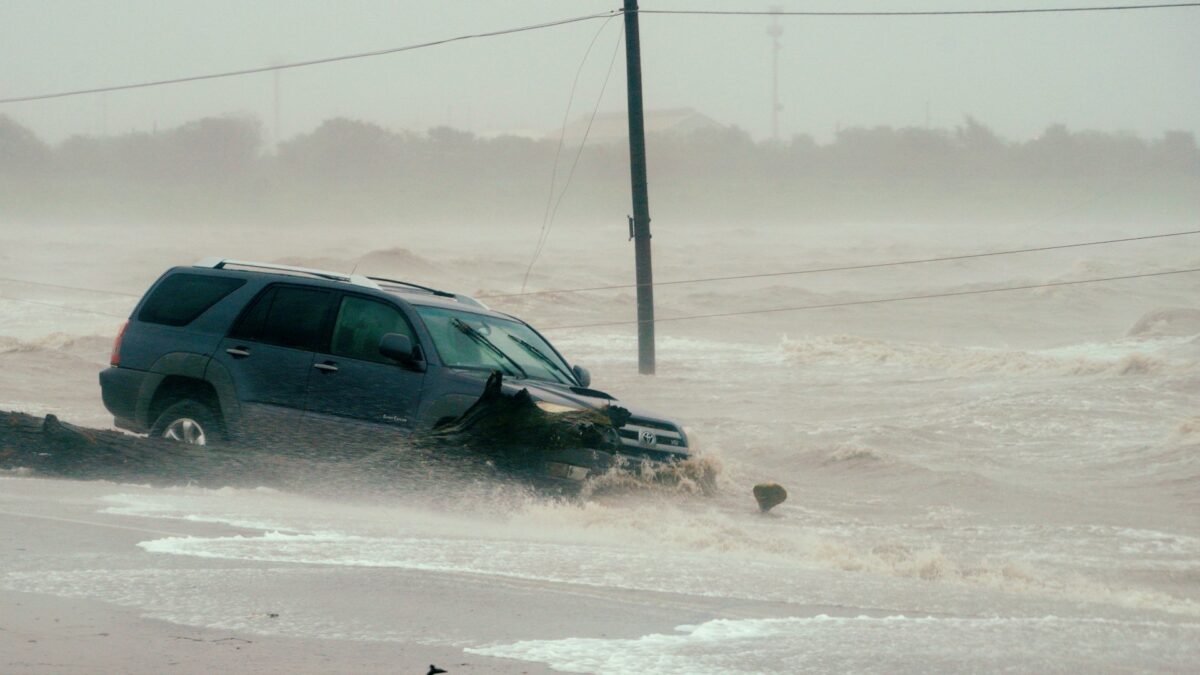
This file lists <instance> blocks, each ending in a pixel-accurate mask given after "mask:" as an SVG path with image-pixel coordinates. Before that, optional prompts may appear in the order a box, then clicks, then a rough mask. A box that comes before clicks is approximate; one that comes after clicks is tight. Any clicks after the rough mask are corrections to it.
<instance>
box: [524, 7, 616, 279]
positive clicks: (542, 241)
mask: <svg viewBox="0 0 1200 675" xmlns="http://www.w3.org/2000/svg"><path fill="white" fill-rule="evenodd" d="M624 35H625V29H624V27H622V28H621V33H620V34H619V35H618V36H617V43H616V44H615V45H613V53H612V58H611V59H609V61H608V72H607V73H606V74H605V75H604V82H603V83H602V84H601V85H600V93H599V94H597V95H596V103H595V105H594V106H592V115H591V117H589V118H588V123H587V127H585V128H584V130H583V138H582V139H580V141H579V148H578V149H577V150H576V151H575V159H574V160H573V161H572V162H571V170H570V171H568V172H567V179H566V181H564V182H563V189H562V191H561V192H559V193H558V199H556V200H555V201H554V208H553V209H552V210H551V211H550V213H549V218H548V219H547V220H546V221H545V223H544V225H543V231H542V233H541V235H540V237H539V238H538V244H537V248H536V249H535V250H534V252H533V259H532V260H530V261H529V267H528V268H526V269H525V278H524V279H522V280H521V290H522V291H524V290H525V285H526V284H527V283H528V282H529V274H530V272H532V271H533V266H534V264H536V263H537V261H538V258H540V257H541V255H542V250H543V249H544V248H545V246H546V242H548V241H549V240H550V231H551V230H552V229H554V219H555V217H556V216H557V215H558V207H559V206H562V200H563V197H565V196H567V189H568V188H569V187H571V179H572V178H574V177H575V169H577V168H578V167H579V159H580V158H581V157H583V149H584V148H585V147H587V140H588V136H589V135H591V133H592V124H594V123H595V122H596V114H597V113H599V112H600V103H601V102H602V101H603V100H604V92H605V91H606V90H607V89H608V80H609V78H611V77H612V71H613V65H614V64H616V62H617V54H618V53H619V52H620V49H621V41H622V38H623V37H624ZM563 131H564V132H565V131H566V127H565V126H564V127H563ZM555 161H557V156H556V158H555ZM552 189H553V188H552ZM550 194H551V196H553V194H554V193H553V192H551V193H550ZM547 206H549V203H547Z"/></svg>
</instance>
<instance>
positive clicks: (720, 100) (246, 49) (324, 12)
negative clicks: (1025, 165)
mask: <svg viewBox="0 0 1200 675" xmlns="http://www.w3.org/2000/svg"><path fill="white" fill-rule="evenodd" d="M1051 2H1053V4H1056V5H1084V4H1104V3H1105V2H1108V0H1089V1H1085V2H1079V1H1078V0H1043V2H1037V1H1035V0H1026V1H1024V2H1013V1H1011V0H973V1H971V2H967V1H965V0H959V1H958V2H952V1H951V0H941V1H940V2H928V1H926V2H917V1H912V2H899V1H896V2H886V3H884V2H816V1H809V2H802V1H799V0H791V1H790V2H789V1H787V0H768V1H766V2H739V3H735V2H728V1H727V2H713V1H710V0H643V2H642V7H643V8H644V9H681V8H692V9H731V8H742V9H755V10H757V9H767V8H768V7H769V6H770V5H779V6H782V7H784V8H787V9H878V8H881V7H886V8H887V9H936V8H946V7H954V8H967V7H1022V6H1024V7H1031V6H1045V5H1046V4H1050V3H1051ZM619 4H620V3H619V2H618V0H602V1H594V0H577V1H573V2H564V1H562V0H559V1H553V2H552V1H546V0H522V1H520V2H503V3H502V2H494V1H490V0H489V1H486V2H485V1H482V0H476V1H474V2H466V1H460V0H443V1H442V2H428V0H425V1H423V2H415V1H408V0H357V1H344V2H315V1H304V2H295V1H294V2H286V1H282V0H256V1H255V2H244V1H241V0H206V1H205V2H194V1H188V2H183V1H177V0H125V1H122V2H99V1H96V2H93V1H86V0H77V1H66V0H7V1H5V2H2V3H0V97H6V96H19V95H27V94H36V93H45V92H53V91H59V90H65V89H74V88H86V87H94V86H103V85H109V84H119V83H125V82H135V81H141V80H151V79H161V78H169V77H177V76H181V75H191V74H199V73H205V72H213V71H221V70H230V69H238V68H245V67H253V66H260V65H267V64H271V63H279V62H286V61H291V60H302V59H308V58H316V57H322V56H331V55H337V54H341V53H349V52H358V51H367V50H373V49H381V48H387V47H393V46H399V45H404V44H409V43H414V42H422V41H427V40H433V39H438V38H444V37H449V36H453V35H458V34H462V33H470V32H479V31H487V30H494V29H497V28H504V27H512V26H519V25H524V24H529V23H537V22H541V21H546V20H550V19H556V18H564V17H568V16H573V15H578V14H585V13H589V12H593V11H604V10H608V9H611V8H614V7H616V6H618V5H619ZM1111 4H1121V3H1117V2H1115V0H1112V2H1111ZM769 23H770V20H769V19H768V18H766V17H699V16H651V15H646V16H643V17H642V40H643V61H644V67H645V90H646V105H647V107H648V108H670V107H683V106H688V107H693V108H696V109H697V110H700V111H701V112H704V113H705V114H708V115H709V116H711V117H713V118H715V119H716V120H718V121H719V122H723V123H728V124H736V125H738V126H740V127H742V128H745V129H747V130H749V131H750V132H751V133H752V134H753V135H755V136H756V137H759V138H763V137H766V136H767V135H769V133H770V120H771V98H770V91H771V42H770V38H769V37H768V36H767V33H766V29H767V26H768V24H769ZM781 23H782V26H783V31H784V32H783V37H782V44H783V50H782V51H781V53H780V96H781V99H782V103H783V105H784V110H783V113H782V115H781V124H780V125H781V129H782V132H783V135H785V136H790V135H792V134H796V133H806V134H812V135H814V136H816V137H818V138H819V139H827V138H828V137H829V136H830V135H831V134H832V133H833V131H834V129H836V128H837V127H838V126H839V125H840V126H843V127H844V126H852V125H879V124H889V125H900V126H903V125H922V124H924V123H925V121H926V114H927V110H928V115H929V120H930V122H931V123H932V124H933V125H934V126H952V125H954V124H957V123H959V122H960V121H961V120H962V118H963V116H964V115H972V116H974V117H976V118H977V119H979V120H981V121H983V122H984V123H986V124H989V125H991V126H992V127H994V128H995V129H996V130H997V131H999V132H1000V133H1002V134H1004V135H1007V136H1010V137H1015V138H1028V137H1032V136H1036V135H1037V134H1038V133H1039V132H1040V131H1041V130H1042V129H1044V128H1045V127H1046V126H1047V125H1048V124H1050V123H1054V122H1062V123H1065V124H1067V125H1068V126H1069V127H1071V128H1073V129H1080V128H1086V129H1098V130H1105V131H1115V130H1127V131H1132V132H1135V133H1138V134H1141V135H1145V136H1157V135H1158V134H1160V133H1162V132H1163V131H1165V130H1171V129H1184V130H1188V131H1192V132H1200V9H1162V10H1146V11H1139V12H1106V13H1094V14H1092V13H1087V14H1084V13H1072V14H1058V15H1045V14H1037V15H1018V16H991V17H979V16H976V17H913V18H857V19H848V18H800V17H796V18H783V19H782V20H781ZM602 25H604V22H603V21H602V20H601V21H591V22H584V23H578V24H572V25H568V26H562V27H557V28H551V29H547V30H541V31H535V32H529V33H523V34H518V35H509V36H503V37H497V38H490V39H485V40H477V41H471V42H463V43H457V44H452V45H447V46H442V47H436V48H432V49H425V50H420V51H415V52H408V53H402V54H394V55H389V56H382V57H378V58H372V59H364V60H359V61H353V62H348V63H340V64H334V65H324V66H316V67H312V68H306V69H301V70H289V71H285V72H283V73H282V74H281V75H280V76H279V82H280V92H281V94H280V131H281V133H282V135H283V136H284V137H287V136H290V135H293V134H295V133H298V132H302V131H307V130H310V129H312V128H313V127H314V126H315V125H316V124H318V123H319V122H320V121H321V120H323V119H326V118H329V117H333V116H338V115H342V116H350V117H355V118H361V119H366V120H370V121H374V122H378V123H381V124H383V125H385V126H390V127H400V128H410V129H425V128H428V127H430V126H435V125H439V124H450V125H452V126H457V127H461V128H467V129H471V130H475V131H481V132H488V131H505V130H521V131H531V130H532V131H536V132H543V131H548V130H550V129H553V128H556V127H557V126H558V124H559V123H560V121H561V118H562V115H563V110H564V107H565V105H566V103H567V96H568V93H569V91H570V86H571V81H572V79H573V78H574V74H575V70H576V68H578V66H579V63H580V59H581V58H582V57H583V54H584V51H585V49H586V47H587V44H588V43H589V41H591V40H592V37H593V36H594V35H595V34H596V32H597V30H600V29H601V27H602ZM620 31H621V21H620V19H619V18H618V19H614V20H612V21H609V22H608V23H607V25H604V27H603V31H602V33H601V34H600V36H599V38H598V40H597V42H596V47H595V49H594V51H593V53H592V54H591V58H590V60H589V62H588V64H587V66H586V67H585V68H584V71H583V74H582V77H581V79H580V83H579V88H578V92H577V98H576V101H575V104H574V107H573V109H572V113H571V116H572V118H576V117H578V116H580V115H583V114H584V113H585V111H590V109H591V107H592V106H593V105H594V104H595V102H596V97H597V94H598V92H599V90H600V85H601V82H602V81H603V79H604V74H605V72H606V71H607V70H608V65H609V62H610V58H611V55H612V53H613V49H614V47H615V46H616V45H617V39H618V37H619V35H620ZM273 81H274V76H273V75H272V74H260V75H251V76H247V77H242V78H236V79H228V80H219V81H211V82H202V83H193V84H183V85H172V86H166V87H159V88H155V89H145V90H136V91H129V92H118V93H111V94H106V95H96V96H83V97H74V98H66V99H58V100H53V101H46V102H36V103H19V104H8V105H3V106H0V113H3V114H8V115H11V116H13V117H14V118H16V119H17V120H18V121H20V122H21V123H23V124H26V125H28V126H30V127H32V128H33V129H34V130H35V131H37V132H38V133H39V134H41V135H42V136H43V137H44V138H46V139H48V140H51V141H58V140H61V139H63V138H65V137H66V136H69V135H71V134H76V133H85V134H94V133H99V132H102V131H104V130H107V131H108V132H109V133H123V132H127V131H130V130H148V129H152V128H154V127H155V126H156V125H157V126H158V127H160V128H162V127H168V126H173V125H176V124H179V123H181V122H184V121H188V120H191V119H195V118H197V117H200V116H204V115H221V114H227V113H249V114H252V115H256V116H258V117H259V118H260V119H262V120H263V122H264V125H265V128H266V130H267V133H268V137H269V135H270V134H271V132H272V127H273V119H274V105H273V100H274V97H273ZM624 84H625V78H624V57H623V52H622V54H621V55H619V56H618V57H617V61H616V64H615V68H614V72H613V76H612V79H611V81H610V82H609V85H608V89H607V92H606V94H605V96H604V99H603V101H602V102H601V110H605V111H610V110H620V109H621V108H622V107H623V106H624Z"/></svg>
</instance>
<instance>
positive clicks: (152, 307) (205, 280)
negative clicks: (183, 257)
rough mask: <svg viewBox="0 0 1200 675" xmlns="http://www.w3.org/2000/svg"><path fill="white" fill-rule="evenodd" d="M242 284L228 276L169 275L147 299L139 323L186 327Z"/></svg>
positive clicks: (139, 313) (240, 281) (139, 316)
mask: <svg viewBox="0 0 1200 675" xmlns="http://www.w3.org/2000/svg"><path fill="white" fill-rule="evenodd" d="M244 283H246V280H245V279H234V278H231V277H214V276H206V275H203V274H186V273H184V274H172V275H171V276H169V277H167V278H166V279H164V280H163V281H162V283H160V284H159V285H158V286H157V287H155V289H154V292H153V293H151V294H150V297H149V298H147V299H146V304H144V305H142V311H140V312H138V321H145V322H147V323H158V324H163V325H166V326H186V325H188V324H189V323H191V322H192V321H195V320H196V317H198V316H200V315H201V314H203V313H204V312H205V311H206V310H207V309H208V308H209V307H212V306H213V305H215V304H217V302H219V301H220V300H221V298H224V297H225V296H227V295H229V294H230V293H232V292H233V291H234V290H236V289H237V288H240V287H241V286H242V284H244Z"/></svg>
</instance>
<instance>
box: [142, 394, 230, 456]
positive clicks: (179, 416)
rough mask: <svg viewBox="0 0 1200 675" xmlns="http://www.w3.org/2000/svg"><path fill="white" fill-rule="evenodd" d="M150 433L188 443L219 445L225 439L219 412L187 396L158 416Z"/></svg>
mask: <svg viewBox="0 0 1200 675" xmlns="http://www.w3.org/2000/svg"><path fill="white" fill-rule="evenodd" d="M150 435H151V436H152V437H156V438H165V439H167V440H169V441H178V442H180V443H186V444H188V445H217V444H220V443H221V441H223V440H224V439H225V434H224V431H223V430H222V428H221V420H220V418H218V417H217V414H216V413H214V412H213V411H212V409H211V408H209V407H208V406H207V405H205V404H203V403H201V402H199V401H195V400H192V399H186V398H185V399H183V400H182V401H178V402H176V403H174V404H172V405H171V406H169V407H168V408H167V409H166V410H164V411H163V412H162V414H161V415H159V416H158V419H157V420H155V421H154V426H152V427H150Z"/></svg>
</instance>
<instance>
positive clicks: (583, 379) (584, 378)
mask: <svg viewBox="0 0 1200 675" xmlns="http://www.w3.org/2000/svg"><path fill="white" fill-rule="evenodd" d="M571 372H573V373H575V379H576V380H579V386H581V387H590V386H592V374H591V373H589V372H588V369H587V368H584V367H583V366H571Z"/></svg>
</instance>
